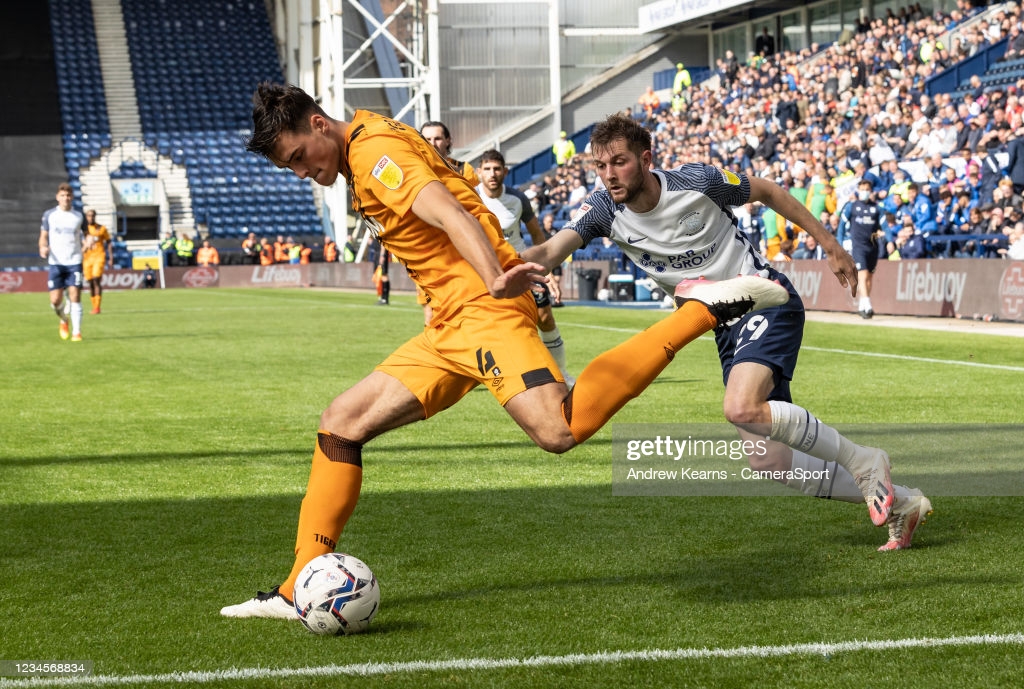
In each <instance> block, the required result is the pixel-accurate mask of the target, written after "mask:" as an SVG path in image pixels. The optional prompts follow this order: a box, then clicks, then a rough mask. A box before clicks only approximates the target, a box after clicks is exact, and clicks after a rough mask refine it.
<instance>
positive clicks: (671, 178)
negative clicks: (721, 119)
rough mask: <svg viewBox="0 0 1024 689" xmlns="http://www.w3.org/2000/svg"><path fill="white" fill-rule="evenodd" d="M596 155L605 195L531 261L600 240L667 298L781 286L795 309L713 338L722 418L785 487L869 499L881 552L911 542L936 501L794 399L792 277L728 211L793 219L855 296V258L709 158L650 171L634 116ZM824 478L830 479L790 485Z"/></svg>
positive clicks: (617, 124)
mask: <svg viewBox="0 0 1024 689" xmlns="http://www.w3.org/2000/svg"><path fill="white" fill-rule="evenodd" d="M591 149H592V152H593V155H594V159H595V162H596V165H597V172H598V175H599V176H600V178H601V180H602V181H603V182H604V185H605V189H602V190H598V191H595V192H594V193H593V194H591V196H590V197H589V198H588V199H587V202H586V203H584V204H583V206H582V207H581V208H580V210H579V212H578V213H577V214H576V216H575V217H574V218H573V220H571V221H570V222H569V223H568V224H567V225H566V226H565V227H564V228H563V229H562V230H560V231H559V232H558V233H557V234H556V235H555V236H554V237H552V238H551V239H549V240H548V241H547V242H545V243H544V244H542V245H540V246H535V247H531V248H530V249H528V250H526V251H525V252H524V253H523V259H524V260H526V261H534V262H537V263H540V264H542V265H544V266H546V267H548V268H551V267H552V266H556V265H558V264H560V263H561V262H562V261H563V260H564V259H565V257H566V256H568V255H569V254H571V253H572V252H573V251H575V250H576V249H578V248H580V247H583V246H586V245H587V244H588V243H589V242H590V241H591V240H592V239H594V238H595V237H609V238H611V240H612V241H614V242H615V243H616V244H618V245H619V246H620V247H621V248H622V251H623V252H624V253H625V254H626V255H627V256H628V257H629V258H630V259H632V261H633V262H634V263H635V264H636V265H638V266H639V267H640V268H641V269H642V270H644V272H646V273H647V274H648V275H649V276H650V277H651V278H652V279H653V280H654V281H655V282H656V283H657V284H658V285H659V286H660V287H662V289H665V290H666V292H668V291H670V290H673V289H675V288H676V285H677V284H678V283H680V281H682V280H687V279H691V280H694V281H697V280H699V279H708V280H725V279H728V278H733V277H735V276H736V275H737V274H740V275H755V274H756V275H760V276H761V277H766V278H771V279H774V280H777V281H778V282H779V283H780V284H782V285H783V286H784V287H786V289H787V290H788V291H789V293H790V300H789V302H788V303H787V304H783V305H782V306H777V307H773V308H769V309H765V310H763V311H758V312H756V313H750V314H748V315H746V316H744V317H742V318H740V319H738V320H737V321H735V322H729V323H727V324H725V325H724V326H720V327H719V328H718V329H716V331H715V341H716V343H717V345H718V352H719V358H720V359H721V362H722V371H723V378H724V381H725V400H724V402H723V408H724V412H725V417H726V419H727V420H728V421H729V422H730V423H733V424H734V425H736V426H737V428H738V429H739V431H740V435H741V436H743V437H744V438H745V439H754V437H755V436H759V437H760V438H764V437H765V436H768V437H770V438H771V439H772V440H775V441H778V442H776V443H771V444H770V445H771V451H770V452H768V453H767V454H766V455H764V456H754V455H751V456H750V457H749V460H750V464H751V467H752V468H753V469H755V470H764V471H779V472H784V473H783V474H780V475H781V476H786V477H787V478H783V479H782V481H781V482H782V483H784V484H785V485H788V486H789V487H791V488H793V489H795V490H799V491H801V492H803V493H805V494H808V495H813V496H816V497H822V498H832V499H837V500H843V501H846V502H860V501H862V500H863V501H866V502H867V504H868V513H869V515H870V517H871V520H872V522H873V523H874V524H875V525H876V526H882V525H883V524H887V525H888V527H889V540H888V542H886V544H885V545H883V546H882V547H881V548H880V550H883V551H885V550H899V549H901V548H907V547H909V546H910V543H911V539H912V537H913V533H914V530H915V529H916V528H917V526H918V524H920V523H922V522H923V521H924V519H925V517H926V516H927V515H928V514H929V513H930V512H931V502H929V500H928V498H926V497H924V496H923V495H922V494H921V492H920V491H917V490H912V489H909V488H905V487H903V486H895V487H894V486H893V485H892V481H891V479H890V475H889V457H888V455H887V454H886V453H885V452H884V451H883V450H880V449H878V448H873V447H862V446H860V445H857V444H855V443H853V442H851V441H850V440H848V439H847V438H845V437H843V436H842V435H840V434H839V433H838V431H836V430H835V429H834V428H832V427H831V426H828V425H826V424H824V423H822V422H821V421H819V420H818V419H816V418H815V417H814V416H813V415H812V414H811V413H810V412H809V411H807V410H806V409H803V408H802V407H799V406H797V405H795V404H793V402H792V397H791V395H790V389H789V381H790V380H792V377H793V371H794V368H795V366H796V360H797V354H798V352H799V350H800V342H801V340H802V337H803V326H804V307H803V303H802V302H801V300H800V297H799V295H798V294H797V292H796V290H795V289H794V288H793V286H792V285H791V284H790V282H789V280H788V279H787V278H786V276H785V275H783V274H781V273H779V272H777V271H776V270H774V269H773V268H772V266H771V264H770V263H769V262H768V260H767V259H765V258H764V256H762V255H761V254H760V253H759V252H758V250H757V248H756V247H754V246H753V245H752V244H751V243H750V241H749V239H748V238H747V236H746V235H745V234H744V233H743V232H741V231H740V230H739V229H738V228H737V227H736V224H735V218H734V216H733V214H732V212H731V210H730V209H731V207H735V206H742V205H743V204H745V203H748V202H760V203H763V204H765V205H767V206H768V207H769V208H771V209H773V210H774V211H776V212H777V213H779V214H780V215H782V216H783V217H786V218H788V219H790V220H792V221H793V223H794V224H796V225H799V226H800V227H802V228H803V229H804V230H806V231H807V232H808V233H809V234H810V235H812V236H813V237H814V238H815V239H817V240H818V243H819V244H821V246H822V247H823V248H824V249H825V251H826V253H827V254H828V262H829V267H830V268H831V269H832V271H833V272H834V273H835V274H836V277H837V278H838V280H839V282H840V284H842V285H844V286H848V287H849V288H850V289H851V291H854V290H855V289H856V285H857V271H856V267H855V265H854V263H853V259H852V258H851V257H850V255H849V254H848V253H847V252H846V251H844V250H843V248H842V247H841V246H840V245H839V244H838V242H836V240H835V238H834V237H833V236H832V234H831V233H829V232H828V231H827V230H826V229H825V228H824V227H823V226H822V225H821V224H820V223H819V222H818V221H817V220H816V219H815V218H814V217H813V216H812V215H811V213H810V212H809V211H808V210H807V209H806V208H804V207H803V205H801V204H800V202H799V201H797V200H796V199H795V198H794V197H793V196H791V195H790V194H788V193H787V192H786V191H785V190H784V189H782V188H781V187H780V186H778V185H777V184H774V183H773V182H769V181H767V180H764V179H760V178H755V177H747V176H746V175H743V174H739V175H737V174H734V173H732V172H730V171H728V170H722V169H719V168H716V167H712V166H709V165H704V164H701V163H691V164H687V165H682V166H681V167H679V168H676V169H674V170H653V169H652V168H651V161H652V151H651V135H650V132H648V131H647V130H646V129H645V128H644V127H643V126H642V125H641V124H640V123H639V122H636V121H635V120H633V119H631V118H629V117H626V116H623V115H612V116H610V117H608V118H607V119H606V120H604V121H603V122H601V123H599V124H598V125H597V126H596V127H595V128H594V130H593V132H592V134H591ZM684 284H685V283H684ZM681 288H682V286H681ZM676 294H677V296H678V295H680V294H681V292H679V291H678V290H677V292H676ZM797 469H802V470H803V471H799V472H798V471H796V470H797ZM812 472H816V473H812ZM822 472H827V475H828V476H829V477H830V478H829V480H828V481H821V480H819V479H813V480H809V479H807V478H803V479H800V478H793V477H796V476H813V475H818V476H820V475H823V474H822Z"/></svg>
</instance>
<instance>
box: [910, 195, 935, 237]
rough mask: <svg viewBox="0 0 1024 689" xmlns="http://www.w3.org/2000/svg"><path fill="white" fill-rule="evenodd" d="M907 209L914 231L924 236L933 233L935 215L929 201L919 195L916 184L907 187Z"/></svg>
mask: <svg viewBox="0 0 1024 689" xmlns="http://www.w3.org/2000/svg"><path fill="white" fill-rule="evenodd" d="M907 194H908V195H909V199H908V200H907V207H908V208H909V209H910V218H911V219H912V220H913V223H914V229H916V230H917V231H918V232H920V233H922V234H923V235H925V236H928V235H930V234H931V233H932V232H934V231H935V215H934V211H933V209H932V204H931V201H929V200H928V197H927V196H925V195H924V194H922V193H920V189H918V186H917V184H916V183H914V184H911V185H910V186H909V187H907Z"/></svg>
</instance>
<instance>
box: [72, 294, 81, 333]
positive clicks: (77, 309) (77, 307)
mask: <svg viewBox="0 0 1024 689" xmlns="http://www.w3.org/2000/svg"><path fill="white" fill-rule="evenodd" d="M71 334H72V335H81V334H82V303H81V302H71Z"/></svg>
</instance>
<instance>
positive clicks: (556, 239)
mask: <svg viewBox="0 0 1024 689" xmlns="http://www.w3.org/2000/svg"><path fill="white" fill-rule="evenodd" d="M581 246H583V237H581V236H580V235H579V233H578V232H576V231H575V230H559V231H558V232H556V233H555V235H554V236H553V237H551V239H549V240H547V241H546V242H543V243H541V244H534V245H533V246H531V247H528V248H527V249H526V251H524V252H523V253H522V254H520V256H522V258H523V260H524V261H533V262H535V263H539V264H541V265H542V266H544V267H545V268H547V269H548V270H549V271H550V270H551V269H552V268H554V267H555V266H558V265H561V263H562V261H564V260H565V259H566V258H567V257H568V256H569V255H571V254H572V252H574V251H576V249H579V248H580V247H581Z"/></svg>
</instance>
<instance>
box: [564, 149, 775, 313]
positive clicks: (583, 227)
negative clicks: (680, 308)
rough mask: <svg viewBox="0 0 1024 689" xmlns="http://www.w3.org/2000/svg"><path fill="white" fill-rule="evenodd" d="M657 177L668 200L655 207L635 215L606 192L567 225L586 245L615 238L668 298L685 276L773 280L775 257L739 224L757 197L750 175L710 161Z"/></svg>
mask: <svg viewBox="0 0 1024 689" xmlns="http://www.w3.org/2000/svg"><path fill="white" fill-rule="evenodd" d="M653 172H654V175H655V176H656V177H657V178H658V181H659V182H660V183H661V198H660V199H659V200H658V204H657V205H656V206H655V207H654V208H653V209H652V210H650V211H648V212H646V213H634V212H633V211H631V210H629V209H628V208H626V206H625V205H623V204H616V203H615V202H614V201H612V198H611V196H610V195H609V194H608V192H607V191H606V190H603V189H602V190H599V191H595V192H594V193H593V194H591V195H590V198H589V199H587V201H586V203H584V204H583V205H582V206H581V207H580V210H579V211H578V212H577V213H576V217H574V218H573V219H572V220H571V221H569V222H568V223H567V224H566V225H565V228H567V229H572V230H575V231H576V232H578V233H579V235H580V236H581V237H582V238H583V244H584V246H586V245H587V244H589V243H590V242H591V240H593V239H594V238H596V237H609V238H610V239H611V240H612V241H613V242H615V243H616V244H618V245H619V247H621V248H622V251H623V253H625V254H626V256H628V257H629V258H630V260H632V261H633V263H635V264H636V265H637V266H638V267H639V268H640V269H641V270H643V271H644V272H645V273H647V274H648V275H649V276H650V277H651V278H652V279H653V280H654V281H655V282H656V283H658V286H659V287H661V288H662V289H663V290H665V292H666V293H667V294H672V293H673V292H674V291H675V288H676V285H678V284H679V282H680V281H682V280H684V279H696V278H699V277H705V278H707V279H708V280H727V279H729V278H734V277H736V276H737V275H760V276H762V277H767V276H768V273H769V263H768V260H767V259H766V258H765V257H764V256H762V255H761V254H760V253H759V252H758V250H757V248H756V247H754V245H753V244H751V243H750V240H748V239H747V236H746V235H745V234H744V233H743V232H741V231H740V230H739V229H738V228H737V227H736V218H735V216H733V214H732V210H731V207H733V206H742V205H743V204H744V203H746V202H747V201H748V200H749V199H750V180H748V179H747V177H746V175H742V174H741V175H736V174H734V173H732V172H729V171H728V170H721V169H719V168H716V167H712V166H710V165H704V164H702V163H688V164H686V165H682V166H680V167H678V168H676V169H674V170H654V171H653Z"/></svg>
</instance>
